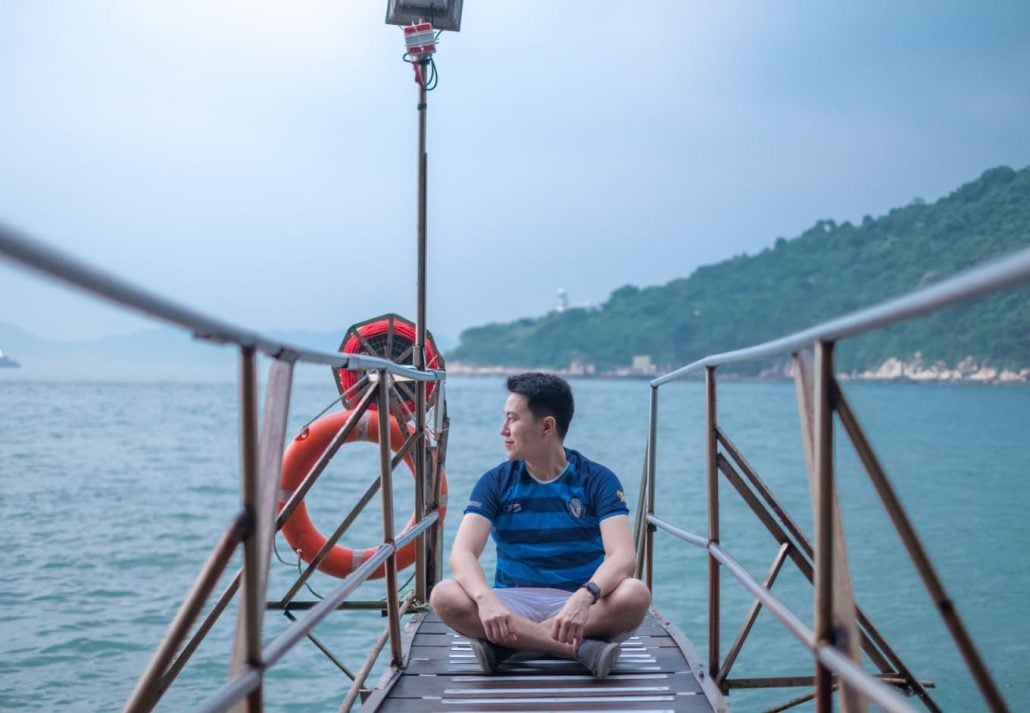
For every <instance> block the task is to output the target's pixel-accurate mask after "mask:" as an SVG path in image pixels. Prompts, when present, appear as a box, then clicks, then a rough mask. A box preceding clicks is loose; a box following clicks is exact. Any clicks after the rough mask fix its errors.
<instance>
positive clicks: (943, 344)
mask: <svg viewBox="0 0 1030 713" xmlns="http://www.w3.org/2000/svg"><path fill="white" fill-rule="evenodd" d="M1028 245H1030V168H1024V169H1022V170H1020V171H1014V170H1012V169H1011V168H1008V167H999V168H994V169H991V170H988V171H986V172H984V173H983V175H981V176H980V178H979V179H977V180H975V181H973V182H971V183H968V184H966V185H964V186H962V187H961V188H959V189H958V190H956V191H955V192H953V193H952V194H950V195H948V196H946V197H944V198H941V199H940V200H938V201H936V202H935V203H932V204H927V203H925V202H924V201H922V200H919V199H916V200H914V201H912V203H910V204H909V205H907V206H905V207H903V208H895V209H893V210H891V211H890V212H889V213H887V214H886V215H884V216H881V217H879V218H875V219H874V218H871V217H869V216H866V217H865V218H864V219H863V221H862V224H861V225H852V224H851V223H849V222H845V223H843V224H839V225H838V224H837V223H835V222H834V221H832V220H820V221H818V222H817V223H816V224H815V225H813V226H812V227H811V228H809V229H808V230H806V231H805V232H804V233H802V234H801V235H799V236H798V237H796V238H793V239H791V240H786V239H784V238H780V239H778V240H777V241H776V243H775V245H774V246H772V247H768V248H766V249H765V250H763V251H762V252H760V253H759V254H757V255H738V256H736V257H733V258H731V259H729V260H726V261H723V262H721V263H718V264H715V265H707V266H704V267H701V268H698V269H697V270H696V271H695V272H694V273H693V274H692V275H690V277H686V278H681V279H677V280H673V281H671V282H669V283H668V284H666V285H663V286H660V287H645V288H643V289H641V288H637V287H634V286H632V285H626V286H624V287H620V288H619V289H617V290H615V292H613V293H612V294H611V296H610V297H609V299H608V301H607V302H606V303H605V304H604V305H603V306H601V307H600V308H593V309H581V308H576V309H568V310H565V311H563V312H558V311H554V312H551V313H549V314H547V315H545V316H543V317H540V318H537V319H521V320H518V321H516V322H511V323H507V324H490V325H486V326H482V327H474V328H471V329H468V330H466V331H465V332H463V333H462V335H461V342H460V344H459V346H458V347H457V348H456V349H454V350H453V351H452V353H451V354H450V355H449V358H450V359H451V360H454V361H458V362H463V363H469V364H480V365H487V364H489V365H505V366H513V367H538V368H554V369H560V368H565V367H568V366H569V365H570V364H571V363H573V362H577V361H578V362H582V363H585V364H594V365H596V368H597V369H598V370H609V369H616V368H620V367H627V366H629V365H630V363H631V360H632V358H633V356H634V355H644V354H646V355H649V356H650V357H651V359H652V361H653V362H654V363H656V364H658V365H660V367H661V368H668V367H675V366H680V365H683V364H686V363H689V362H692V361H694V360H696V359H698V358H700V357H702V356H704V355H706V354H711V353H716V352H721V351H726V350H730V349H736V348H739V347H743V346H747V345H750V344H755V343H758V342H761V341H765V340H768V339H772V338H774V337H779V336H783V335H785V334H788V333H790V332H793V331H797V330H800V329H803V328H805V327H808V326H812V325H813V324H816V323H818V322H821V321H825V320H827V319H830V318H833V317H836V316H839V315H841V314H844V313H846V312H850V311H853V310H855V309H858V308H860V307H865V306H868V305H871V304H874V303H876V302H880V301H882V300H884V299H887V298H889V297H894V296H897V295H900V294H903V293H905V292H909V291H911V290H913V289H915V288H918V287H922V286H924V285H927V284H931V283H933V282H935V281H938V280H940V279H941V278H943V277H946V276H948V275H951V274H953V273H955V272H957V271H959V270H962V269H965V268H968V267H971V266H973V265H976V264H978V263H981V262H984V261H986V260H989V259H991V258H995V257H999V256H1001V255H1005V254H1008V253H1011V252H1014V251H1016V250H1018V249H1020V248H1023V247H1026V246H1028ZM917 353H919V354H921V355H922V357H923V359H924V360H926V361H927V362H938V361H939V362H944V363H945V364H948V365H949V366H953V365H955V364H957V363H958V362H959V361H961V360H962V359H964V358H966V357H973V358H974V359H975V360H976V361H977V363H984V362H988V363H991V364H993V365H995V366H998V367H1010V368H1022V367H1027V366H1030V288H1022V289H1019V290H1015V291H1009V292H1007V293H1004V294H1000V295H995V296H991V297H988V298H984V299H980V300H977V301H975V302H973V303H969V304H966V305H962V306H959V307H955V308H950V309H948V310H945V311H943V312H940V313H938V314H935V315H932V316H930V317H926V318H923V319H919V320H915V321H912V322H909V323H906V324H903V325H898V326H895V327H892V328H888V329H885V330H880V331H878V332H875V333H873V334H869V335H865V336H862V337H859V338H855V339H849V340H846V341H844V342H843V343H842V344H841V347H840V348H839V350H838V355H839V357H838V358H839V366H840V368H841V369H842V370H856V369H869V368H874V367H875V366H876V365H878V364H880V363H882V362H883V361H884V360H886V359H887V358H889V357H897V358H900V359H902V360H907V359H911V358H912V357H913V356H914V355H916V354H917ZM767 366H768V364H764V365H752V366H751V367H749V368H751V369H759V368H762V367H767Z"/></svg>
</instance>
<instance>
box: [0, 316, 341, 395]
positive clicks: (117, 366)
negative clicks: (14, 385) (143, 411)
mask: <svg viewBox="0 0 1030 713" xmlns="http://www.w3.org/2000/svg"><path fill="white" fill-rule="evenodd" d="M344 331H346V330H345V328H340V329H339V331H337V332H311V331H281V332H269V333H268V336H270V337H273V338H275V339H281V340H283V341H285V342H290V343H292V344H297V345H299V346H303V347H309V348H313V349H324V350H326V351H334V350H335V349H336V348H337V347H338V346H339V344H340V340H341V338H342V337H343V333H344ZM0 346H2V347H3V349H4V353H5V354H6V355H8V356H9V357H11V358H12V359H15V360H17V361H18V362H19V363H20V364H21V367H22V368H21V369H17V370H14V369H11V370H9V371H8V370H5V371H4V373H3V378H17V379H61V380H65V379H106V380H129V381H139V380H192V379H197V380H204V381H210V380H218V381H226V380H230V381H231V380H233V379H235V378H236V369H237V366H236V364H237V359H238V356H237V354H238V352H237V350H236V349H234V348H232V347H228V346H224V345H216V344H211V343H208V342H201V341H196V340H193V339H191V338H190V336H189V335H188V334H187V333H186V332H184V331H183V330H181V329H175V328H172V327H165V326H160V327H155V328H154V329H150V330H146V331H141V332H135V333H132V334H124V335H117V336H110V337H103V338H101V339H95V340H76V341H70V340H69V341H65V340H56V339H44V338H42V337H37V336H36V335H34V334H32V333H31V332H28V331H26V330H25V329H22V328H20V327H15V326H13V325H7V324H0ZM307 368H313V367H307ZM325 369H326V367H321V368H319V369H318V371H319V372H321V371H322V370H325ZM325 373H326V374H328V371H326V372H325ZM326 378H328V377H326Z"/></svg>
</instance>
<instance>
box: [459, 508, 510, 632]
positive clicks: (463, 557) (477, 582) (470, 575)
mask: <svg viewBox="0 0 1030 713" xmlns="http://www.w3.org/2000/svg"><path fill="white" fill-rule="evenodd" d="M492 529H493V523H492V522H490V521H489V520H488V519H486V518H485V517H483V516H482V515H477V514H476V513H472V512H470V513H466V514H465V517H463V518H462V519H461V524H460V525H458V533H457V534H456V535H455V536H454V544H453V545H452V546H451V559H450V565H451V573H452V574H453V575H454V581H456V582H457V583H458V584H459V585H460V586H461V588H462V589H464V590H465V593H466V594H467V595H468V596H469V598H470V599H472V601H474V602H475V603H476V608H477V609H478V610H479V620H480V621H481V622H482V624H483V629H484V631H485V632H486V638H488V639H489V640H490V641H493V642H494V643H503V642H504V641H508V640H513V639H514V638H515V630H514V629H513V628H512V621H511V612H510V611H508V609H507V608H506V607H505V606H504V605H503V604H501V600H500V599H498V598H497V595H496V594H494V590H493V589H491V588H490V585H489V584H487V583H486V575H484V574H483V568H482V567H481V566H480V564H479V556H480V555H481V554H483V548H484V547H486V541H487V539H488V538H489V537H490V531H491V530H492Z"/></svg>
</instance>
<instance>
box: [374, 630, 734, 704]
mask: <svg viewBox="0 0 1030 713" xmlns="http://www.w3.org/2000/svg"><path fill="white" fill-rule="evenodd" d="M413 623H414V622H413ZM409 633H411V635H412V639H411V646H410V648H409V649H408V656H407V663H406V666H405V669H404V672H403V674H402V675H400V676H398V677H397V678H396V680H395V682H394V683H393V685H392V686H391V687H390V689H389V691H378V692H376V693H375V694H373V696H372V697H371V698H370V699H369V700H368V701H366V704H365V706H364V707H363V708H367V709H369V710H379V711H398V712H400V713H403V712H405V711H418V713H427V712H428V711H449V710H460V711H465V712H466V713H471V712H472V711H488V710H489V711H525V710H554V711H565V710H568V711H593V710H596V711H601V710H604V711H619V710H625V711H630V710H632V711H640V710H649V711H687V712H688V713H702V712H703V713H712V711H713V710H716V707H714V706H713V704H712V702H711V700H710V698H711V696H712V691H711V690H709V689H710V688H711V687H708V688H706V687H705V686H704V682H701V681H699V680H698V678H697V672H698V671H702V670H703V665H702V664H701V663H700V662H699V661H697V660H691V659H690V658H688V655H689V656H691V657H694V659H696V656H697V655H696V653H694V651H693V647H692V646H690V645H689V642H686V639H685V637H683V636H682V633H681V632H679V631H678V630H676V631H675V632H670V631H669V630H667V629H666V628H665V627H663V623H662V622H660V621H658V620H656V618H655V616H654V614H649V615H648V617H647V619H646V620H645V621H644V623H643V624H642V625H641V627H640V629H639V630H638V633H637V634H636V635H635V636H634V637H631V638H630V639H627V640H626V641H624V642H622V643H621V645H620V647H621V648H620V652H619V658H618V660H617V661H616V663H615V666H614V667H613V668H612V672H611V674H610V675H609V676H608V677H607V678H606V679H604V680H601V681H598V680H596V679H594V678H593V677H592V676H591V675H590V674H589V673H588V672H587V671H586V670H585V669H584V668H583V666H582V665H580V664H579V663H577V662H575V661H570V660H566V659H561V658H557V657H551V656H545V655H541V654H534V653H530V652H523V653H520V654H517V655H516V656H513V657H512V658H511V659H509V660H508V661H506V662H504V664H502V665H501V667H500V668H499V669H498V670H497V671H496V672H494V673H493V674H489V675H488V674H484V673H483V672H482V671H481V670H480V667H479V664H478V663H477V662H476V658H475V656H474V654H473V653H472V649H471V646H470V644H469V641H468V640H467V639H466V638H464V637H463V636H460V635H458V634H456V633H454V632H453V631H450V630H449V629H448V628H447V627H446V626H444V625H443V624H442V623H441V622H440V620H439V619H438V618H437V617H436V616H435V615H434V614H432V613H428V614H426V615H425V617H424V618H423V619H422V620H421V622H420V625H419V626H418V629H417V631H411V632H409ZM673 633H675V635H673ZM685 644H686V645H685ZM715 695H716V696H717V697H718V692H717V691H716V692H715ZM718 709H719V710H725V707H724V703H722V702H721V701H720V704H719V708H718Z"/></svg>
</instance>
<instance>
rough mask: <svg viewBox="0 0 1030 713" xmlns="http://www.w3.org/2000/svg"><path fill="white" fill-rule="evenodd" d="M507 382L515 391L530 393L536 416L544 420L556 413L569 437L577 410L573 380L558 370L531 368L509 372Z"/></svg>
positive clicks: (528, 402) (557, 421)
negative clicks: (510, 373)
mask: <svg viewBox="0 0 1030 713" xmlns="http://www.w3.org/2000/svg"><path fill="white" fill-rule="evenodd" d="M507 386H508V391H510V392H511V393H513V394H519V395H521V396H525V397H526V405H527V406H528V407H529V412H530V413H531V414H533V418H535V419H537V420H540V419H541V418H544V417H545V416H553V417H554V422H555V425H556V426H557V428H558V435H559V436H560V437H561V439H562V440H565V434H566V433H568V432H569V424H570V423H572V414H573V412H574V411H575V410H576V406H575V403H574V402H573V400H572V388H571V387H570V386H569V382H567V381H565V379H563V378H561V377H560V376H555V375H554V374H542V373H540V372H537V371H529V372H525V373H523V374H514V375H512V376H509V377H508V382H507Z"/></svg>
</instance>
